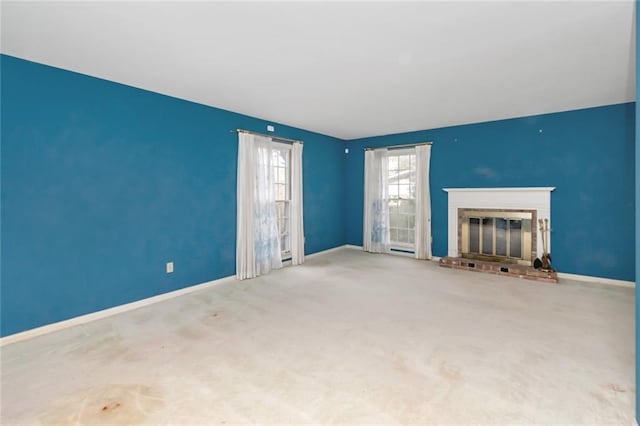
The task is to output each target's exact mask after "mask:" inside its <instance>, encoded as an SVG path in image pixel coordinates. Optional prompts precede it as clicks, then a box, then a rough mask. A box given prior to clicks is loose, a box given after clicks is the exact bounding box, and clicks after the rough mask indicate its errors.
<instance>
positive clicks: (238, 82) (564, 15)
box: [1, 1, 635, 139]
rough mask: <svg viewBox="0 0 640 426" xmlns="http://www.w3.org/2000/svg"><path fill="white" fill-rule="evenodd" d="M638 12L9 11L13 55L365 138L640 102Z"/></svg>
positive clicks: (599, 7) (7, 43)
mask: <svg viewBox="0 0 640 426" xmlns="http://www.w3.org/2000/svg"><path fill="white" fill-rule="evenodd" d="M634 34H635V23H634V3H633V1H605V2H583V1H573V2H403V3H396V2H350V3H339V2H331V3H328V2H284V3H271V2H257V3H256V2H254V3H250V2H136V3H126V2H52V1H49V2H8V1H3V2H2V42H1V49H2V52H3V53H5V54H8V55H12V56H16V57H19V58H23V59H28V60H31V61H35V62H39V63H43V64H47V65H52V66H55V67H59V68H63V69H67V70H72V71H76V72H80V73H83V74H88V75H91V76H95V77H100V78H104V79H107V80H111V81H115V82H119V83H124V84H127V85H131V86H134V87H139V88H142V89H147V90H151V91H154V92H159V93H162V94H166V95H170V96H175V97H178V98H182V99H186V100H190V101H194V102H198V103H202V104H205V105H210V106H214V107H218V108H223V109H226V110H230V111H235V112H239V113H243V114H247V115H251V116H255V117H260V118H264V119H267V120H272V121H274V122H280V123H284V124H287V125H291V126H296V127H300V128H303V129H307V130H311V131H315V132H318V133H323V134H327V135H331V136H335V137H338V138H342V139H354V138H361V137H366V136H375V135H384V134H392V133H399V132H407V131H413V130H422V129H431V128H437V127H444V126H451V125H458V124H467V123H476V122H483V121H491V120H497V119H504V118H512V117H522V116H527V115H533V114H542V113H550V112H559V111H567V110H573V109H579V108H587V107H593V106H600V105H609V104H616V103H622V102H630V101H633V100H635V41H634V40H635V35H634Z"/></svg>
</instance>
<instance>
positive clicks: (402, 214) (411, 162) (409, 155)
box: [387, 149, 416, 251]
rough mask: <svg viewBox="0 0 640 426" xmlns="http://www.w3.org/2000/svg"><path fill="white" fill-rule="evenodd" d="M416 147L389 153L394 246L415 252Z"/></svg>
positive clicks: (392, 244) (392, 240) (390, 207)
mask: <svg viewBox="0 0 640 426" xmlns="http://www.w3.org/2000/svg"><path fill="white" fill-rule="evenodd" d="M414 152H415V150H413V149H409V150H392V151H389V154H388V155H387V170H388V181H387V182H388V183H387V185H388V193H389V233H390V243H391V249H396V250H401V251H402V250H405V251H413V250H414V246H415V241H414V238H415V219H416V155H415V153H414Z"/></svg>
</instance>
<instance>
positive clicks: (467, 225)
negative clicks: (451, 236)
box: [458, 209, 536, 265]
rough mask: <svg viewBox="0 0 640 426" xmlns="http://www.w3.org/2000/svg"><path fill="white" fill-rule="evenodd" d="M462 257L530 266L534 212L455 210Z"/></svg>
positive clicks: (533, 249) (532, 252) (533, 243)
mask: <svg viewBox="0 0 640 426" xmlns="http://www.w3.org/2000/svg"><path fill="white" fill-rule="evenodd" d="M458 216H459V220H458V223H459V230H458V244H459V252H460V255H461V256H462V257H466V258H471V259H480V260H493V261H497V262H510V263H518V264H522V265H531V264H532V259H533V258H535V248H534V247H535V227H534V228H532V226H531V224H532V223H535V220H536V218H535V211H531V210H490V209H485V210H477V209H459V211H458Z"/></svg>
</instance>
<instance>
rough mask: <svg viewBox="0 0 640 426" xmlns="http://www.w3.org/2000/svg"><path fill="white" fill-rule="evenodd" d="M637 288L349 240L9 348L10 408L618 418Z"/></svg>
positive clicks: (439, 419) (299, 418) (26, 419)
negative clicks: (505, 270)
mask: <svg viewBox="0 0 640 426" xmlns="http://www.w3.org/2000/svg"><path fill="white" fill-rule="evenodd" d="M634 293H635V291H634V289H632V288H624V287H616V286H610V285H600V284H593V283H589V284H588V283H579V282H571V281H563V282H561V283H560V284H558V285H548V284H541V283H536V282H531V281H525V280H518V279H513V278H507V277H496V276H492V275H485V274H481V273H474V272H467V271H456V270H450V269H444V268H440V267H438V265H437V263H436V262H429V261H416V260H413V259H410V258H404V257H399V256H391V255H373V254H367V253H363V252H362V251H359V250H355V249H349V248H344V249H340V250H337V251H333V252H330V253H326V254H322V255H319V256H316V257H313V258H310V259H308V261H307V263H305V264H304V265H303V266H298V267H288V268H284V269H282V270H279V271H274V272H273V273H271V274H270V275H267V276H264V277H260V278H257V279H253V280H247V281H242V282H223V283H221V284H219V285H216V286H213V287H211V288H207V289H204V290H201V291H197V292H194V293H191V294H188V295H184V296H180V297H177V298H174V299H171V300H168V301H164V302H160V303H157V304H154V305H150V306H147V307H144V308H140V309H137V310H135V311H130V312H126V313H122V314H118V315H115V316H112V317H109V318H106V319H103V320H99V321H95V322H92V323H88V324H85V325H81V326H76V327H73V328H68V329H65V330H62V331H59V332H55V333H51V334H48V335H44V336H40V337H36V338H33V339H31V340H27V341H23V342H19V343H14V344H10V345H5V346H4V347H2V348H1V356H2V360H1V366H2V372H1V373H2V377H1V378H2V413H1V414H0V416H1V419H0V420H1V423H2V424H3V425H8V424H38V423H41V424H181V425H182V424H247V423H250V424H301V423H314V424H365V423H366V424H373V423H375V424H412V423H413V424H459V425H467V424H572V425H574V424H597V425H603V424H621V425H630V424H632V421H633V414H634V408H633V406H634V399H635V391H636V390H635V385H634V371H635V370H634V368H635V367H634V324H633V318H634V297H635V296H634Z"/></svg>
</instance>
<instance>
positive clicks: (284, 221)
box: [271, 142, 291, 260]
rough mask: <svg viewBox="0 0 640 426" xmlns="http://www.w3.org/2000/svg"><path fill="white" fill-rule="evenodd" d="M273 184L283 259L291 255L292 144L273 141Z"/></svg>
mask: <svg viewBox="0 0 640 426" xmlns="http://www.w3.org/2000/svg"><path fill="white" fill-rule="evenodd" d="M271 167H272V168H273V185H274V193H275V201H276V210H277V213H278V231H279V232H280V251H281V252H282V259H283V260H286V259H289V258H290V257H291V220H290V217H291V145H288V144H283V143H277V142H273V148H272V150H271Z"/></svg>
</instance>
